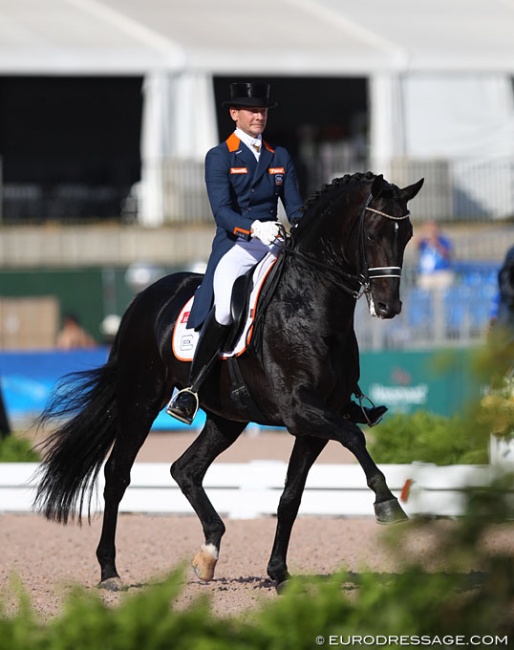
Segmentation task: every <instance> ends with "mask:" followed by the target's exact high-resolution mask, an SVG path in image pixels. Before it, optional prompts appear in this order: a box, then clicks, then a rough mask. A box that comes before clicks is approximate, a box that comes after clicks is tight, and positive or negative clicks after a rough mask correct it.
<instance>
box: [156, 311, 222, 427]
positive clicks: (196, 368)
mask: <svg viewBox="0 0 514 650" xmlns="http://www.w3.org/2000/svg"><path fill="white" fill-rule="evenodd" d="M229 330H230V325H220V324H219V323H218V321H217V320H216V318H215V317H214V310H213V311H211V312H210V314H209V316H207V319H206V321H205V323H204V324H203V327H202V331H201V332H200V338H199V339H198V345H197V347H196V352H195V355H194V357H193V363H192V364H191V372H190V375H189V377H190V379H189V380H190V382H191V385H190V386H189V387H188V388H184V389H182V390H181V391H179V392H178V393H177V394H176V395H175V396H174V397H173V398H172V400H171V402H170V403H169V404H168V406H167V407H166V413H167V414H168V415H171V416H172V417H174V418H177V420H180V421H181V422H185V423H186V424H191V423H192V422H193V420H194V418H195V415H196V412H197V411H198V406H199V401H198V391H199V390H200V386H201V385H202V384H203V382H204V381H205V380H206V379H207V376H208V375H209V373H210V371H211V370H212V368H213V366H214V364H215V363H216V361H217V360H218V355H219V353H220V352H221V351H222V350H223V345H224V344H225V341H226V339H227V335H228V332H229Z"/></svg>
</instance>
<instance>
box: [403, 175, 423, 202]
mask: <svg viewBox="0 0 514 650" xmlns="http://www.w3.org/2000/svg"><path fill="white" fill-rule="evenodd" d="M424 182H425V179H424V178H420V179H419V181H418V182H417V183H414V184H413V185H408V186H407V187H404V188H403V190H401V193H402V196H403V198H404V199H405V200H406V201H407V202H409V201H410V200H411V199H413V198H414V197H415V196H416V194H417V193H418V192H419V191H420V189H421V188H422V187H423V183H424Z"/></svg>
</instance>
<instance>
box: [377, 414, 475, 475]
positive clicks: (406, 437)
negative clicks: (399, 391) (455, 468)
mask: <svg viewBox="0 0 514 650" xmlns="http://www.w3.org/2000/svg"><path fill="white" fill-rule="evenodd" d="M487 445H488V438H487V436H486V435H485V434H484V430H483V428H482V427H480V426H478V425H477V424H476V422H474V421H473V420H472V419H470V418H469V417H468V416H465V415H463V416H453V417H450V418H448V417H443V416H441V415H434V414H432V413H427V412H426V411H417V412H416V413H413V414H412V415H402V414H397V415H393V416H390V417H386V418H385V419H384V421H383V422H382V423H381V424H380V425H379V426H378V427H376V428H375V429H373V430H372V435H370V441H369V444H368V447H369V451H370V453H371V455H372V456H373V459H374V460H375V462H377V463H412V462H414V461H420V462H424V463H435V464H436V465H452V464H459V463H460V464H467V463H469V464H475V463H487V462H488V452H487V449H488V446H487Z"/></svg>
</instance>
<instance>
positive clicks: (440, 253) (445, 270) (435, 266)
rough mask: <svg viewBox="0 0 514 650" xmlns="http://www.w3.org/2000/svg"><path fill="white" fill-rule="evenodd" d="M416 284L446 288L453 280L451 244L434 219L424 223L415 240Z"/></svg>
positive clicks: (425, 287)
mask: <svg viewBox="0 0 514 650" xmlns="http://www.w3.org/2000/svg"><path fill="white" fill-rule="evenodd" d="M417 248H418V254H419V258H418V272H419V276H418V284H419V286H420V287H421V288H422V289H446V288H447V287H449V286H450V285H451V284H452V282H453V277H454V273H453V244H452V242H451V241H450V240H449V239H448V238H447V237H445V236H443V235H442V234H441V231H440V229H439V225H438V224H437V223H436V222H435V221H428V222H427V223H426V224H425V228H424V233H423V235H422V236H421V238H420V239H419V240H418V242H417Z"/></svg>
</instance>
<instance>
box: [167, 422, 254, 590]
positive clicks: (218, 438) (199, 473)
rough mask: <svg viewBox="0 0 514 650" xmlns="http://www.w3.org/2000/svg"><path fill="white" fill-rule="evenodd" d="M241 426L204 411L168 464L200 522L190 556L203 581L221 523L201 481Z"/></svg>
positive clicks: (212, 561) (214, 555)
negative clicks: (199, 539) (201, 422)
mask: <svg viewBox="0 0 514 650" xmlns="http://www.w3.org/2000/svg"><path fill="white" fill-rule="evenodd" d="M245 427H246V423H242V422H232V421H230V420H225V419H224V418H221V417H218V416H215V415H213V414H208V416H207V422H206V424H205V427H204V428H203V430H202V432H201V433H200V435H199V436H198V438H196V440H195V441H194V442H193V444H192V445H191V446H190V447H189V448H188V449H186V451H185V452H184V453H183V454H182V456H181V457H180V458H179V459H178V460H177V461H176V462H175V463H173V465H172V466H171V475H172V477H173V478H174V479H175V481H176V482H177V483H178V485H179V487H180V489H181V490H182V492H183V494H184V495H185V497H186V498H187V500H188V501H189V503H190V504H191V505H192V507H193V509H194V511H195V512H196V514H197V515H198V518H199V519H200V522H201V524H202V528H203V532H204V537H205V542H204V544H203V545H202V546H201V548H200V551H199V552H198V553H197V554H196V555H195V556H194V558H193V561H192V566H193V569H194V571H195V573H196V575H197V576H198V577H199V578H200V579H201V580H204V581H205V582H208V581H209V580H212V578H213V577H214V569H215V568H216V563H217V561H218V556H219V549H220V543H221V538H222V537H223V534H224V532H225V525H224V524H223V522H222V520H221V518H220V516H219V515H218V513H217V512H216V510H215V509H214V507H213V505H212V503H211V502H210V500H209V498H208V496H207V494H206V493H205V490H204V488H203V485H202V481H203V478H204V476H205V473H206V471H207V470H208V469H209V467H210V465H211V464H212V462H213V461H214V460H215V458H216V457H217V456H219V455H220V454H221V453H222V452H223V451H225V449H228V448H229V447H230V445H231V444H232V443H233V442H235V440H237V438H238V437H239V436H240V434H241V433H242V432H243V430H244V428H245Z"/></svg>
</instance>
